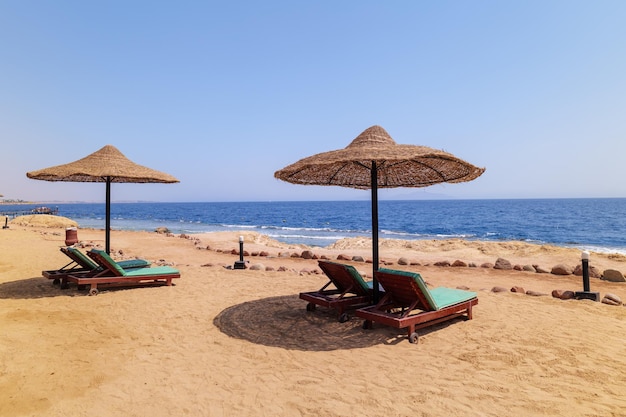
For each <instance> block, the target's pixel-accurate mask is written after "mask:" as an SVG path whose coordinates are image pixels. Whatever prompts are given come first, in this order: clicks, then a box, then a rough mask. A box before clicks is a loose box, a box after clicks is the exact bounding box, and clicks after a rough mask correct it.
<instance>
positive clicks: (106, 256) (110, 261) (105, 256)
mask: <svg viewBox="0 0 626 417" xmlns="http://www.w3.org/2000/svg"><path fill="white" fill-rule="evenodd" d="M91 251H92V252H94V253H97V254H98V255H100V256H101V257H102V259H104V260H105V261H106V262H107V263H108V264H109V265H110V267H111V268H114V269H115V270H116V271H117V272H119V274H120V275H125V271H124V268H122V267H121V266H119V265H118V264H117V262H115V261H114V260H113V258H111V257H110V256H109V254H108V253H106V252H105V251H103V250H100V249H92V250H91Z"/></svg>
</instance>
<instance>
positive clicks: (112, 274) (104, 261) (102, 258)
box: [67, 249, 180, 295]
mask: <svg viewBox="0 0 626 417" xmlns="http://www.w3.org/2000/svg"><path fill="white" fill-rule="evenodd" d="M87 254H88V255H89V256H90V257H91V258H92V259H93V260H94V261H95V262H96V263H97V264H98V265H99V266H101V267H102V270H101V271H100V272H98V273H96V274H94V275H92V276H89V277H86V276H80V275H69V276H68V277H67V280H68V281H69V282H72V283H75V284H76V285H78V286H83V285H89V295H96V294H98V286H99V285H101V286H102V285H104V286H107V287H112V286H118V287H121V286H123V287H126V286H131V285H147V284H153V285H154V284H156V285H172V279H175V278H180V272H179V271H178V270H177V269H175V268H172V267H169V266H157V267H151V268H133V269H124V268H122V267H121V266H120V265H119V263H117V262H115V261H114V260H113V259H112V258H111V257H110V256H109V255H108V254H107V253H106V252H105V251H101V250H97V249H92V250H91V251H89V252H88V253H87Z"/></svg>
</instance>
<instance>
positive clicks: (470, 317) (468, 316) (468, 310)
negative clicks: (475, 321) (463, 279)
mask: <svg viewBox="0 0 626 417" xmlns="http://www.w3.org/2000/svg"><path fill="white" fill-rule="evenodd" d="M467 319H468V320H471V319H472V305H471V304H470V306H469V307H468V308H467Z"/></svg>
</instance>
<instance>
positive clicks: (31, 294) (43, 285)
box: [0, 277, 84, 300]
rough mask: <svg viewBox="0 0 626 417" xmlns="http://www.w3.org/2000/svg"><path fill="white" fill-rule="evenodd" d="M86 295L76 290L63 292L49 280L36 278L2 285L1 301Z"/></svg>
mask: <svg viewBox="0 0 626 417" xmlns="http://www.w3.org/2000/svg"><path fill="white" fill-rule="evenodd" d="M76 295H84V292H82V291H77V290H76V288H70V289H67V290H62V289H61V288H60V287H59V286H58V285H52V281H51V280H49V279H47V278H42V277H34V278H25V279H20V280H17V281H9V282H3V283H2V284H0V299H16V300H26V299H35V298H48V297H68V296H70V297H73V296H76Z"/></svg>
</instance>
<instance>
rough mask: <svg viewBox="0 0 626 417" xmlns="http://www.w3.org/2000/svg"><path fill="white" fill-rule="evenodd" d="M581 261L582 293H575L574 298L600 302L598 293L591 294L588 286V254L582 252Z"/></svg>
mask: <svg viewBox="0 0 626 417" xmlns="http://www.w3.org/2000/svg"><path fill="white" fill-rule="evenodd" d="M581 260H582V265H583V291H577V292H576V293H575V297H576V299H577V300H592V301H600V293H598V292H591V287H590V285H589V252H583V253H582V255H581Z"/></svg>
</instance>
